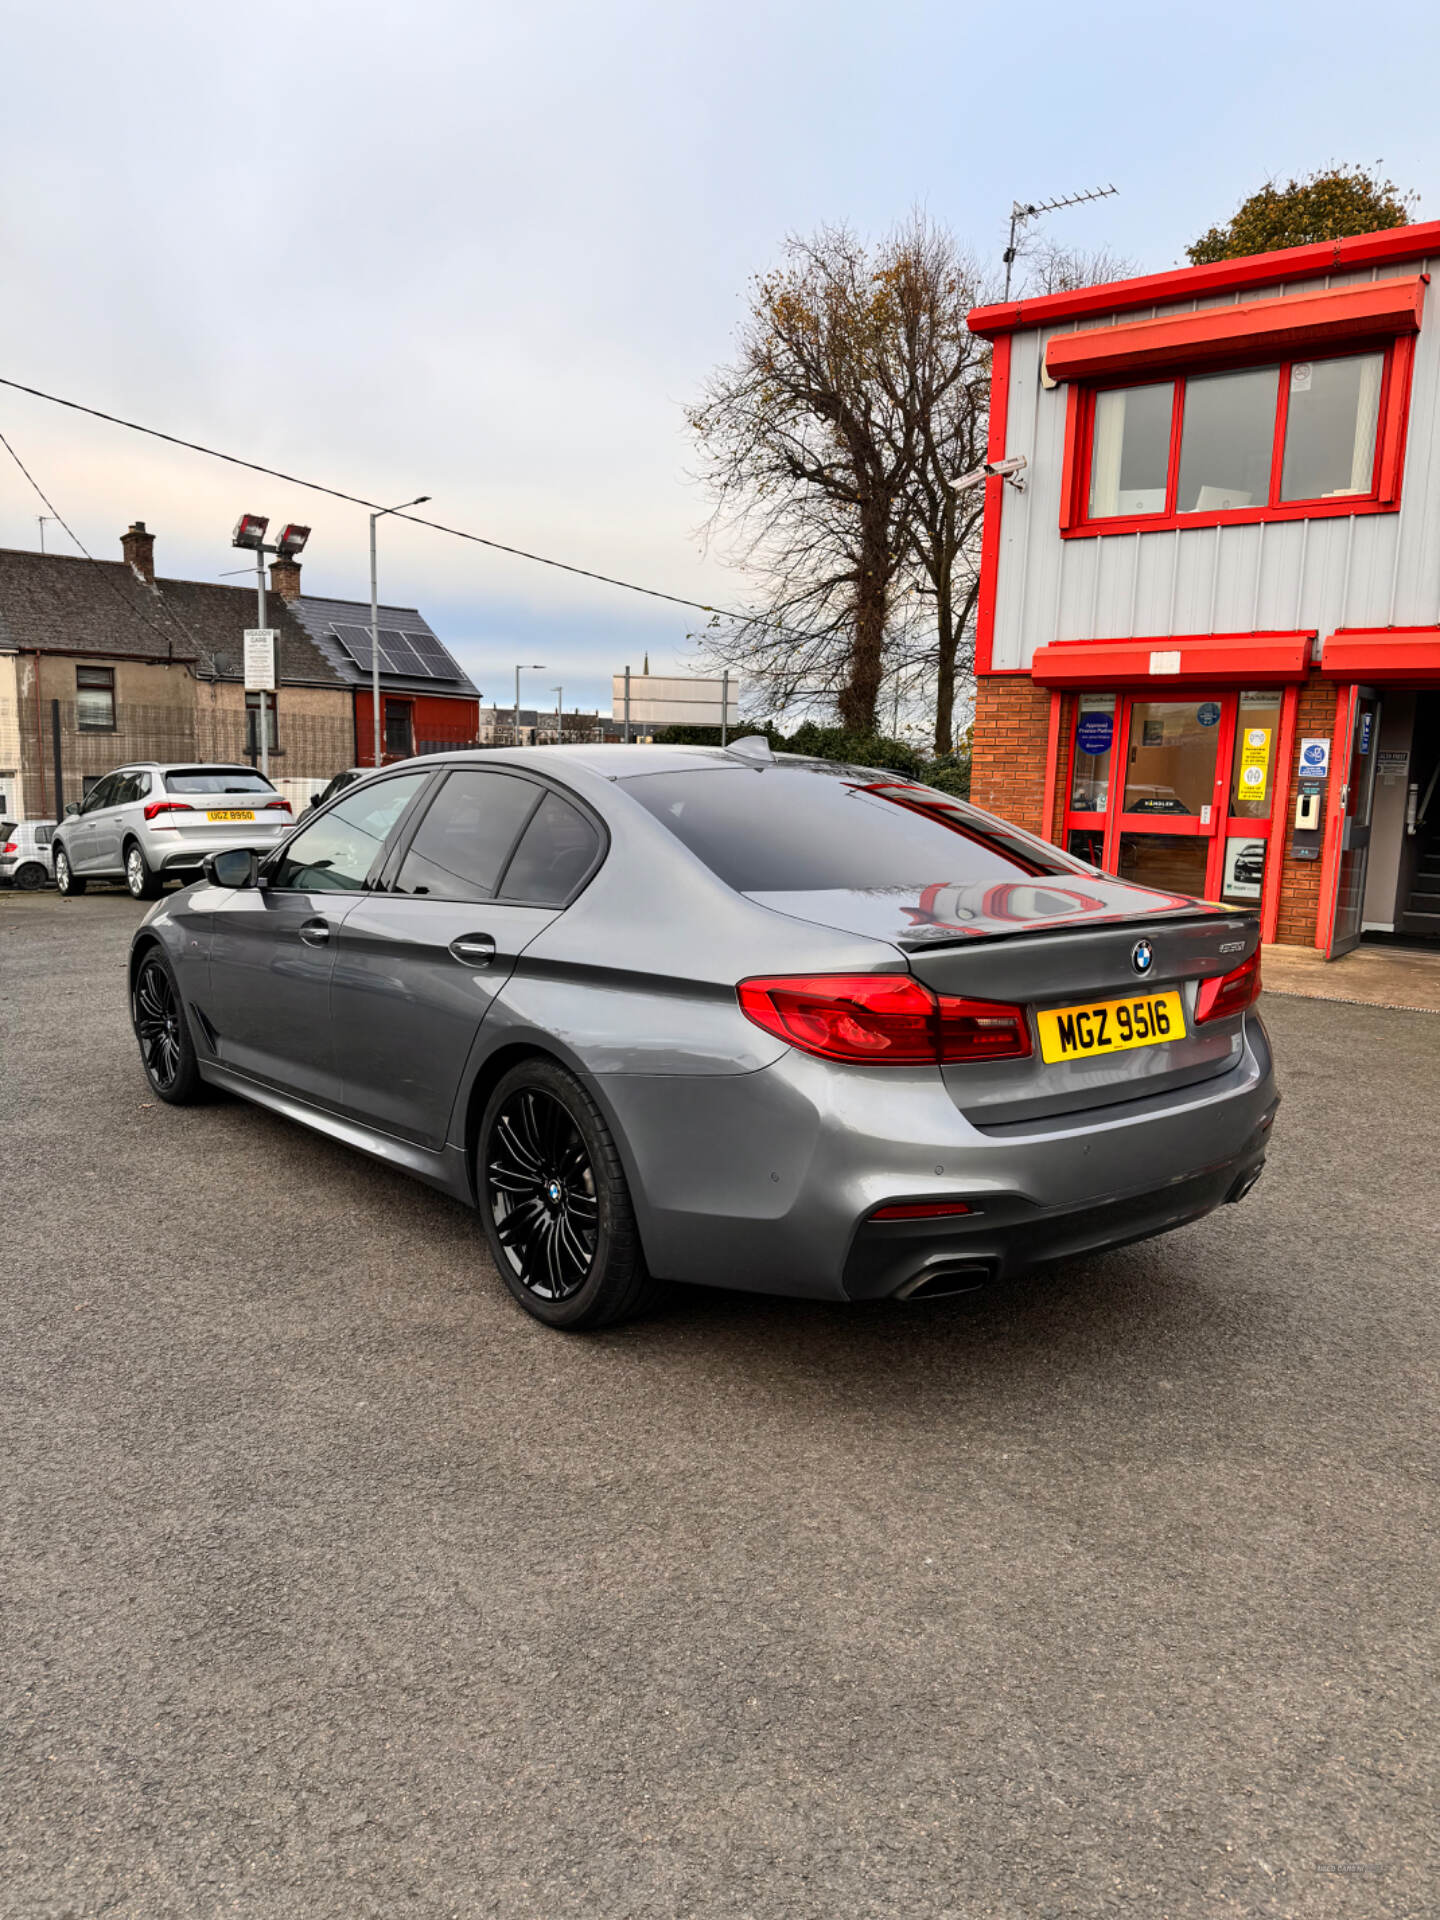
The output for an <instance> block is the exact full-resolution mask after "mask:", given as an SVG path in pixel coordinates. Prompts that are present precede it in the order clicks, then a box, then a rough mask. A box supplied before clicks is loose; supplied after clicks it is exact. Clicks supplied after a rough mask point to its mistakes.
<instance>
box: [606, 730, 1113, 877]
mask: <svg viewBox="0 0 1440 1920" xmlns="http://www.w3.org/2000/svg"><path fill="white" fill-rule="evenodd" d="M624 785H625V791H626V792H627V793H628V794H630V795H632V796H633V798H635V799H636V800H638V801H639V802H640V804H641V806H642V807H644V808H645V809H646V811H647V812H649V813H652V814H654V816H655V818H656V819H657V820H661V821H663V822H664V823H665V825H666V826H667V827H669V829H670V831H671V832H672V833H673V834H674V835H675V836H676V838H677V839H679V840H681V841H683V842H684V844H685V845H686V846H687V847H688V848H689V849H690V851H691V852H692V853H693V854H696V855H698V857H699V858H700V859H701V860H703V861H704V862H705V864H706V866H707V867H709V868H710V870H711V872H712V873H716V874H718V875H719V877H720V878H721V879H722V880H723V881H724V882H725V883H726V885H727V886H731V887H733V888H734V889H735V891H736V892H737V893H806V892H813V891H817V890H820V889H827V888H835V887H843V888H847V889H853V888H865V887H905V886H921V887H923V886H930V885H932V884H934V883H935V882H936V881H952V882H965V881H970V880H978V881H991V880H1013V879H1016V878H1017V877H1019V876H1021V875H1035V874H1044V873H1083V872H1084V871H1085V869H1084V868H1083V867H1082V866H1081V865H1080V864H1079V862H1077V861H1074V860H1070V859H1068V858H1067V857H1066V856H1065V855H1064V854H1063V853H1061V852H1060V850H1059V848H1057V847H1050V846H1047V845H1045V844H1044V842H1042V841H1037V840H1031V839H1030V838H1029V836H1028V835H1026V834H1022V833H1019V832H1017V831H1015V830H1014V829H1012V828H1008V827H1006V826H1005V824H1004V823H1003V822H1002V821H999V820H993V819H991V818H990V817H989V816H988V815H986V814H983V813H978V812H977V811H976V810H975V809H974V808H972V807H969V806H967V805H966V803H965V802H964V801H963V800H956V799H953V798H952V797H951V796H950V795H948V794H943V793H937V792H935V791H934V789H933V788H930V787H921V786H917V785H913V784H911V783H908V782H906V781H904V780H901V779H899V778H898V777H895V776H890V777H887V776H885V775H884V774H879V773H875V772H873V771H870V770H867V769H865V768H860V767H846V766H839V765H835V766H826V767H824V768H818V767H816V766H815V765H813V764H811V765H809V766H803V767H794V766H786V765H784V764H783V762H782V763H780V764H778V765H775V766H766V767H740V766H737V767H725V766H716V767H707V768H704V769H703V770H695V771H691V772H687V773H651V774H639V775H636V776H634V777H632V778H631V779H628V780H626V781H625V783H624Z"/></svg>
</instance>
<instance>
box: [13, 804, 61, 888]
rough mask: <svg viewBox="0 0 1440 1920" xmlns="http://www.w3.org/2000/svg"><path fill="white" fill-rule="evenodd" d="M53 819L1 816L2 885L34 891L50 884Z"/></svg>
mask: <svg viewBox="0 0 1440 1920" xmlns="http://www.w3.org/2000/svg"><path fill="white" fill-rule="evenodd" d="M54 837H55V822H54V821H53V820H21V821H18V822H17V821H14V820H0V885H3V886H7V887H18V888H19V889H20V890H21V892H22V893H31V892H34V891H35V889H36V888H38V887H45V886H48V885H49V884H50V878H51V871H50V843H51V841H52V840H53V839H54Z"/></svg>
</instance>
